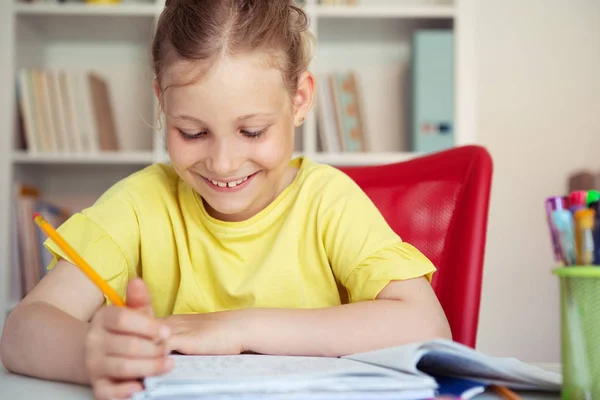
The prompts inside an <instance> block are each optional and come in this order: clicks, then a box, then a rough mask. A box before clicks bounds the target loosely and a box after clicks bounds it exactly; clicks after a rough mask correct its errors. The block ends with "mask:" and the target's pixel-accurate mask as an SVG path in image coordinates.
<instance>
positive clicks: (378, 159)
mask: <svg viewBox="0 0 600 400" xmlns="http://www.w3.org/2000/svg"><path fill="white" fill-rule="evenodd" d="M421 155H422V154H421V153H417V152H396V153H315V154H312V155H308V157H309V158H311V159H313V160H315V161H316V162H319V163H322V164H329V165H333V166H337V167H351V166H361V165H365V166H367V165H382V164H392V163H396V162H401V161H408V160H411V159H413V158H415V157H419V156H421Z"/></svg>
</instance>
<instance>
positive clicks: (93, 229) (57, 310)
mask: <svg viewBox="0 0 600 400" xmlns="http://www.w3.org/2000/svg"><path fill="white" fill-rule="evenodd" d="M310 52H311V46H310V41H309V36H308V32H307V18H306V16H305V14H304V13H303V11H302V10H300V9H299V8H297V7H295V6H294V5H293V2H292V1H289V0H220V1H216V0H213V1H209V0H179V1H177V0H171V1H167V4H166V7H165V10H164V12H163V13H162V15H161V17H160V20H159V23H158V26H157V30H156V36H155V38H154V42H153V47H152V54H153V58H154V70H155V78H156V79H155V83H154V89H155V93H156V96H157V98H158V100H159V103H160V106H161V110H162V112H163V113H164V117H165V119H164V120H165V122H166V132H167V145H168V152H169V155H170V159H171V163H170V164H168V165H167V164H156V165H152V166H150V167H147V168H145V169H144V170H142V171H139V172H137V173H134V174H133V175H131V176H129V177H127V178H125V179H123V180H122V181H120V182H118V183H117V184H115V185H114V186H113V187H111V188H110V189H109V190H108V191H107V192H106V193H105V194H104V195H102V196H101V197H100V198H99V199H98V200H97V201H96V203H95V204H94V205H92V206H91V207H89V208H87V209H85V210H83V211H81V212H80V213H77V214H75V215H73V216H72V217H71V218H70V219H69V220H68V221H67V222H66V223H65V224H64V225H62V226H61V227H60V228H59V231H60V233H61V234H62V235H63V236H64V237H65V238H66V240H67V241H68V242H70V243H71V244H72V246H73V247H74V248H75V249H76V250H77V251H78V252H79V253H80V254H81V255H82V256H83V257H84V258H85V259H86V260H87V261H88V262H89V263H90V264H91V265H92V266H94V268H95V269H96V270H97V271H98V272H99V273H100V274H101V276H102V277H103V278H104V279H105V280H106V281H107V282H108V283H109V284H110V285H111V286H112V287H113V288H114V289H115V290H117V292H118V293H120V294H121V295H122V296H126V301H127V305H128V307H127V308H119V307H114V306H112V305H111V304H109V303H108V300H107V299H105V298H104V296H103V295H102V293H101V292H100V291H99V290H98V289H97V288H96V286H94V285H93V284H92V283H91V282H90V281H89V280H88V279H87V278H86V277H85V276H84V275H83V274H82V273H81V272H80V271H79V270H78V269H77V268H76V267H75V266H74V265H73V264H71V262H70V260H69V259H68V257H66V256H65V254H63V253H62V252H61V250H60V249H59V248H58V247H57V246H55V244H54V243H52V242H50V241H48V242H47V243H46V246H47V247H48V249H50V251H51V252H52V253H53V254H54V256H55V261H54V262H53V263H52V265H51V266H50V268H51V271H50V272H49V273H48V274H47V276H46V277H45V278H44V279H43V280H42V281H41V282H40V284H39V285H38V286H37V287H36V288H35V289H34V290H33V291H32V292H31V293H30V294H29V295H28V296H27V297H26V298H25V299H24V300H23V301H22V302H21V304H20V305H19V306H18V307H17V308H16V309H15V310H14V311H13V312H12V313H11V315H10V316H9V318H8V321H7V323H6V326H5V329H4V334H3V338H2V343H1V348H0V350H1V355H2V360H3V362H4V364H5V366H6V367H7V368H8V369H10V370H11V371H14V372H17V373H22V374H27V375H31V376H36V377H41V378H45V379H53V380H63V381H71V382H77V383H81V384H86V385H91V386H92V387H93V388H94V393H95V396H96V397H97V398H99V399H113V398H126V397H128V396H130V395H131V394H132V393H134V392H135V391H139V390H141V389H142V386H141V384H140V382H139V379H140V378H144V377H147V376H151V375H156V374H162V373H164V372H166V371H168V370H169V369H170V368H171V367H172V365H173V364H172V361H171V360H170V358H169V353H170V352H171V351H177V352H181V353H185V354H217V355H220V354H239V353H241V352H256V353H264V354H281V355H320V356H341V355H346V354H350V353H355V352H361V351H367V350H372V349H377V348H382V347H389V346H395V345H400V344H404V343H407V342H410V341H420V340H427V339H430V338H434V337H446V338H448V337H450V330H449V327H448V323H447V321H446V318H445V315H444V313H443V311H442V309H441V307H440V305H439V303H438V301H437V298H436V296H435V294H434V292H433V290H432V288H431V285H430V279H431V275H432V274H433V272H434V271H435V268H434V266H433V265H432V264H431V262H430V261H429V260H428V259H427V258H425V257H424V256H423V255H422V254H421V253H420V252H419V251H418V250H417V249H415V248H414V247H412V246H411V245H410V244H408V243H406V242H403V241H402V240H401V239H400V238H399V237H398V236H397V235H396V234H395V233H394V232H393V231H392V230H391V228H390V227H389V226H388V224H386V222H385V220H384V219H383V217H382V215H381V214H380V213H379V211H378V210H377V208H376V207H375V206H374V204H373V203H372V202H371V201H370V200H369V198H368V197H367V196H366V195H365V193H364V192H362V191H361V190H360V188H359V187H358V186H357V185H356V184H355V183H354V182H353V181H352V180H351V179H350V178H348V177H347V176H346V175H345V174H343V173H342V172H341V171H339V170H337V169H335V168H333V167H330V166H327V165H320V164H318V163H315V162H313V161H312V160H310V159H308V158H305V157H299V158H293V143H294V131H295V127H298V126H300V125H301V124H302V123H303V121H304V120H305V118H306V116H307V114H308V113H309V111H310V110H311V107H312V105H313V100H314V93H315V85H316V83H315V78H314V76H313V75H312V74H311V73H310V72H309V71H308V65H309V62H310ZM140 278H141V279H140Z"/></svg>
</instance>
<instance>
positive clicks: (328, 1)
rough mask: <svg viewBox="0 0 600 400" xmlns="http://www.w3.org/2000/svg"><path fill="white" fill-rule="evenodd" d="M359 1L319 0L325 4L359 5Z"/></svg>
mask: <svg viewBox="0 0 600 400" xmlns="http://www.w3.org/2000/svg"><path fill="white" fill-rule="evenodd" d="M358 3H359V0H319V4H321V5H324V6H330V5H336V6H337V5H350V6H353V5H357V4H358Z"/></svg>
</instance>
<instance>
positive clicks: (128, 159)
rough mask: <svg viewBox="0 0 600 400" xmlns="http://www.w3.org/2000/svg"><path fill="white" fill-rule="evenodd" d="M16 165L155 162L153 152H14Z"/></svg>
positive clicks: (143, 163) (13, 156) (133, 163)
mask: <svg viewBox="0 0 600 400" xmlns="http://www.w3.org/2000/svg"><path fill="white" fill-rule="evenodd" d="M12 160H13V163H15V164H55V165H59V164H88V165H93V164H109V165H110V164H113V165H135V164H140V165H145V164H152V163H153V162H154V154H153V153H152V152H111V153H109V152H106V153H37V154H32V153H27V152H23V151H20V152H19V151H18V152H13V154H12Z"/></svg>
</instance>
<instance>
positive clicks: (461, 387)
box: [435, 376, 486, 400]
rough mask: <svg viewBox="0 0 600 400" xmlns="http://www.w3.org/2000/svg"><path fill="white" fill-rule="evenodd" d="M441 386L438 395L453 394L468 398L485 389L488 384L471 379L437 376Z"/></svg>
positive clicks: (465, 399) (466, 399)
mask: <svg viewBox="0 0 600 400" xmlns="http://www.w3.org/2000/svg"><path fill="white" fill-rule="evenodd" d="M435 380H436V381H437V383H438V385H439V388H438V391H437V395H438V396H453V397H458V398H460V399H464V400H468V399H472V398H473V397H475V396H477V395H478V394H481V393H483V392H484V391H485V388H486V385H485V384H483V383H481V382H477V381H473V380H470V379H463V378H453V377H449V376H435Z"/></svg>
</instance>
